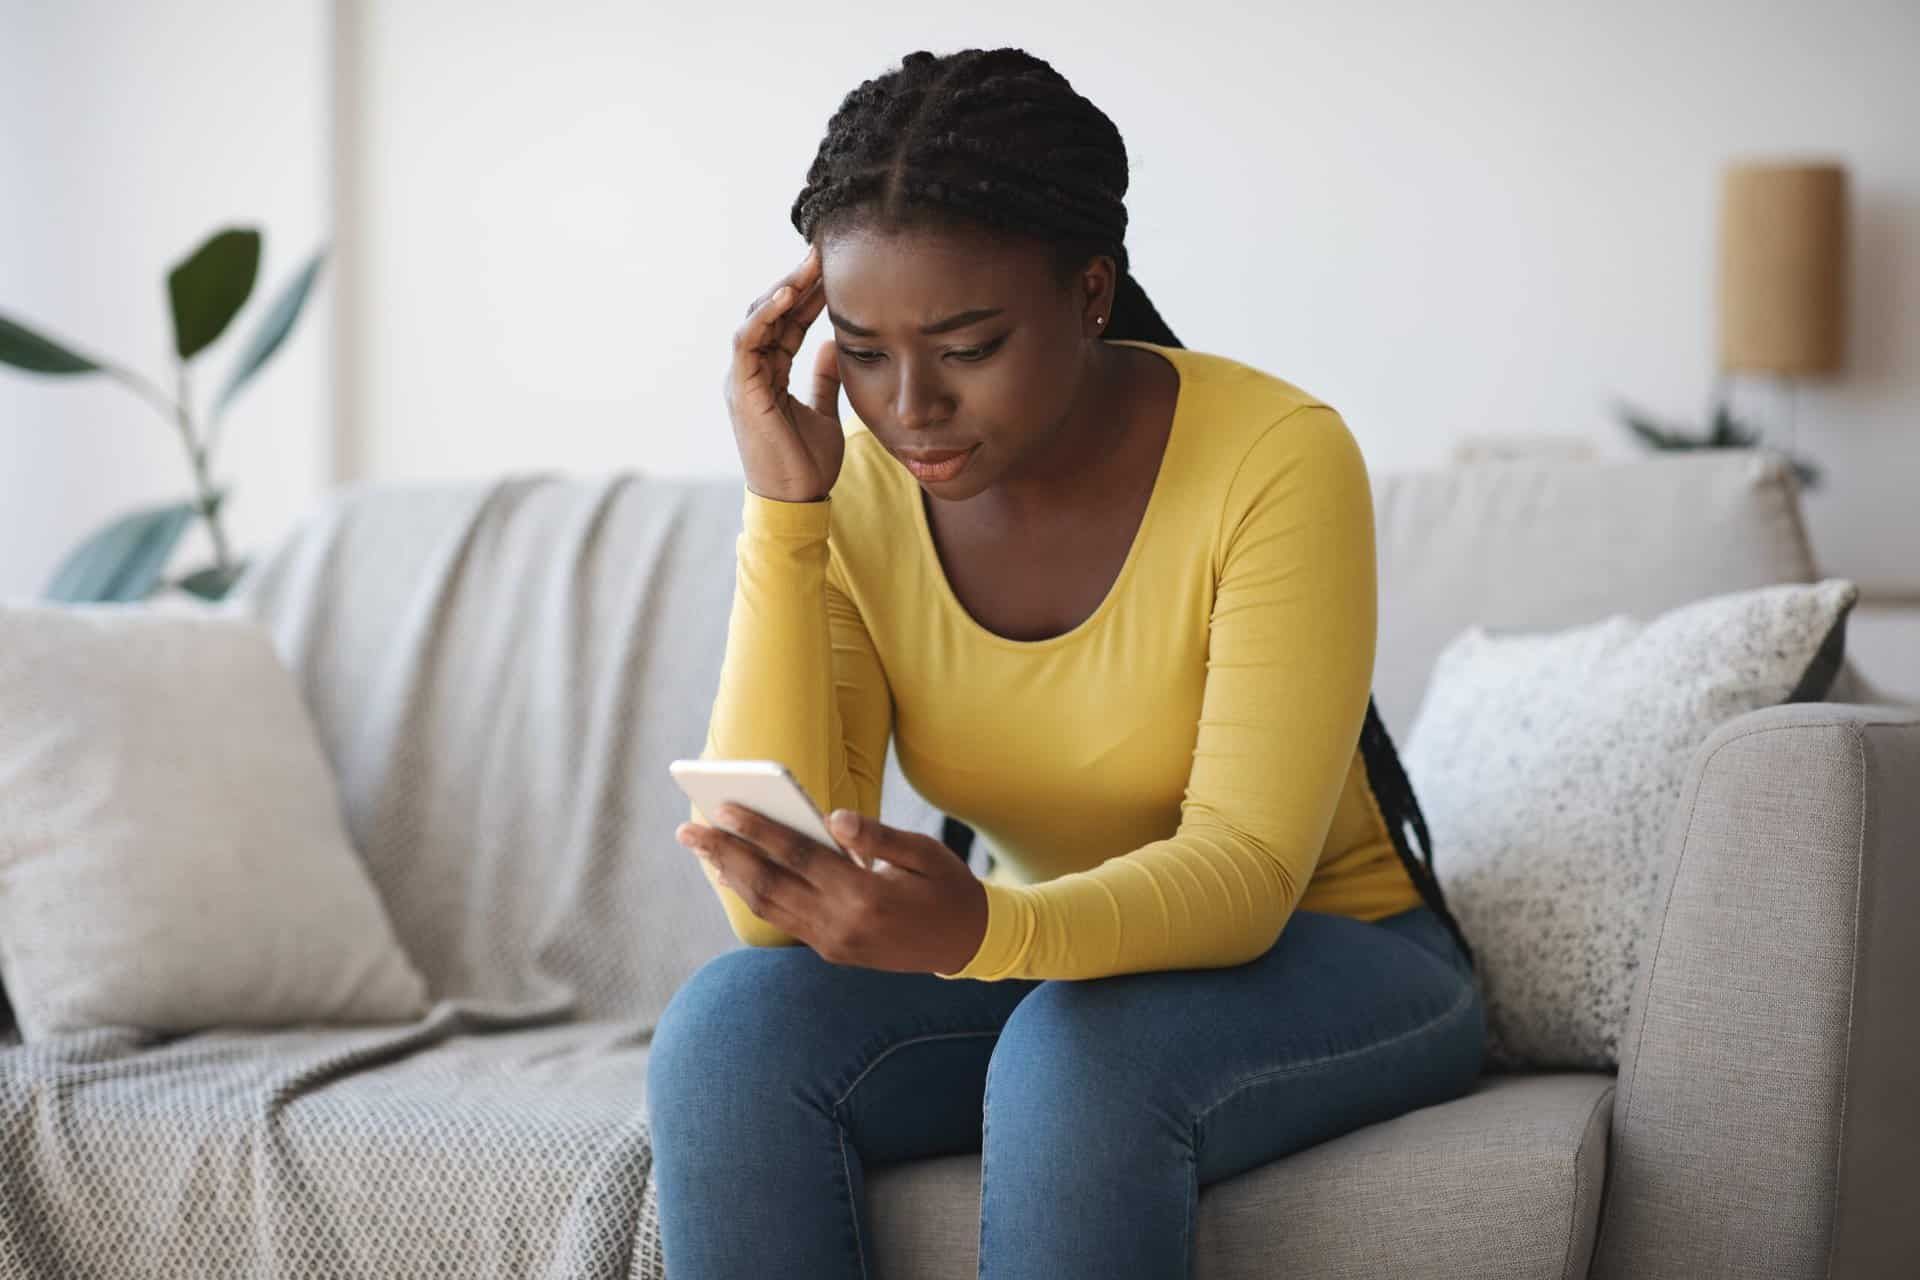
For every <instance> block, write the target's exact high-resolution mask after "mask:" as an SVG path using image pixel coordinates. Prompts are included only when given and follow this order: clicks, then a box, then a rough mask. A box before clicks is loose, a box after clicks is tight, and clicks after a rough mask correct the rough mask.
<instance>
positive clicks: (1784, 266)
mask: <svg viewBox="0 0 1920 1280" xmlns="http://www.w3.org/2000/svg"><path fill="white" fill-rule="evenodd" d="M1846 254H1847V174H1846V170H1845V168H1843V167H1842V166H1841V165H1840V164H1838V163H1835V162H1827V161H1806V162H1797V163H1779V162H1772V163H1769V162H1758V161H1749V162H1738V163H1735V164H1731V165H1729V166H1728V167H1727V169H1726V172H1725V175H1724V178H1723V182H1722V187H1721V201H1720V272H1719V312H1720V370H1721V373H1722V375H1723V377H1732V376H1737V375H1740V374H1763V375H1767V376H1770V377H1772V378H1776V379H1778V380H1780V382H1781V383H1782V385H1783V386H1784V387H1785V389H1786V392H1787V426H1788V431H1789V442H1790V443H1789V448H1791V438H1792V437H1791V433H1792V431H1793V429H1794V423H1793V416H1794V415H1793V404H1794V394H1795V390H1796V385H1797V384H1796V380H1797V379H1801V378H1806V377H1809V376H1818V375H1822V374H1832V373H1838V372H1839V371H1840V369H1841V367H1842V365H1843V364H1844V361H1845V354H1846Z"/></svg>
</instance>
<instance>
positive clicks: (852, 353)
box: [840, 337, 1006, 364]
mask: <svg viewBox="0 0 1920 1280" xmlns="http://www.w3.org/2000/svg"><path fill="white" fill-rule="evenodd" d="M1005 341H1006V339H1005V338H1004V337H1001V338H995V339H994V340H993V341H992V342H987V343H982V344H981V345H980V346H977V347H955V348H954V349H953V350H951V351H949V352H947V353H946V354H948V355H950V356H952V357H953V358H954V359H956V360H960V361H963V362H965V363H968V364H971V363H973V362H974V361H976V360H985V359H986V358H987V357H988V356H990V355H992V354H993V353H994V352H995V351H998V350H999V349H1000V344H1001V343H1003V342H1005ZM840 354H841V355H843V356H845V357H847V359H849V360H851V361H853V362H854V363H855V364H878V363H879V362H880V361H881V360H883V359H885V358H886V353H885V352H883V351H866V350H858V349H855V348H853V347H842V348H840Z"/></svg>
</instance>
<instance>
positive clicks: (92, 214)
mask: <svg viewBox="0 0 1920 1280" xmlns="http://www.w3.org/2000/svg"><path fill="white" fill-rule="evenodd" d="M328 40H329V35H328V24H327V6H326V5H325V4H323V3H320V2H319V0H300V2H297V3H293V2H287V0H282V2H281V3H278V4H271V5H262V4H250V3H245V2H244V0H190V2H189V0H176V2H174V3H170V4H166V5H159V4H144V3H142V4H129V3H124V2H122V3H115V2H113V0H61V2H60V3H58V4H48V3H36V2H35V0H0V311H4V312H6V313H8V314H9V315H12V316H15V317H17V318H19V319H21V320H23V321H26V322H29V323H32V324H35V325H37V326H40V327H42V328H44V329H45V330H47V331H50V332H52V333H53V334H55V335H58V336H61V337H64V338H66V339H68V340H70V341H71V342H73V343H75V344H77V345H80V346H81V347H82V348H83V349H85V350H87V351H90V352H94V353H97V354H99V355H101V356H103V357H106V358H109V359H114V360H116V361H118V362H120V363H124V364H127V365H131V366H132V367H134V368H136V369H137V370H139V371H140V372H142V373H144V374H145V375H147V376H148V377H149V378H151V379H154V380H156V381H158V382H159V383H160V384H161V385H162V386H164V387H167V388H169V389H170V388H171V387H172V386H173V368H174V363H173V345H172V332H173V330H172V327H171V323H170V321H169V319H168V312H167V303H166V289H165V275H166V273H167V271H168V270H169V269H170V268H171V267H172V266H173V265H174V264H175V263H176V262H177V261H178V260H179V259H180V258H181V257H183V256H185V255H186V254H187V253H188V252H190V251H191V250H192V249H193V248H194V247H195V246H196V245H198V244H199V243H200V241H201V240H202V239H203V238H204V237H205V236H206V235H208V234H209V233H210V232H212V231H213V230H215V229H216V228H218V227H220V226H223V225H226V224H228V223H230V222H233V223H249V224H254V225H257V226H259V227H260V228H261V229H262V230H263V231H264V232H265V237H266V242H265V251H264V254H263V257H262V261H261V280H260V284H259V285H258V286H257V288H256V296H255V297H254V299H253V300H252V301H250V302H249V303H248V305H247V307H246V309H245V310H243V311H242V312H241V314H240V317H239V319H238V320H237V321H236V323H235V328H234V329H232V330H230V331H229V332H228V333H227V334H225V335H223V336H222V337H221V339H220V340H219V342H218V343H216V344H215V345H214V346H213V347H212V348H211V349H209V350H208V351H207V352H205V353H204V354H203V355H202V356H200V357H199V358H198V359H197V360H196V361H195V365H194V368H195V371H196V384H195V385H196V390H195V395H196V398H198V399H199V400H201V401H202V402H203V403H204V402H206V401H207V400H208V399H210V398H211V396H212V394H213V393H214V392H216V391H217V390H218V388H219V387H220V386H221V385H222V383H223V382H224V379H225V376H226V373H227V370H228V368H229V363H230V361H231V359H232V357H233V355H234V353H235V351H236V350H237V348H238V346H239V345H240V343H241V342H242V341H243V340H244V337H245V335H246V333H248V332H250V329H251V324H250V322H251V321H252V320H253V319H254V318H255V317H256V316H257V314H258V312H259V311H260V310H264V308H265V307H266V305H267V302H268V300H269V298H270V297H271V295H272V294H273V293H274V292H276V291H277V290H278V288H279V286H280V285H281V284H282V283H283V282H284V281H285V280H286V279H287V278H288V277H290V276H291V275H292V273H293V271H294V269H295V268H296V267H297V266H298V264H299V263H300V262H301V261H303V260H304V259H305V257H306V255H307V254H308V253H309V252H311V250H312V249H313V248H314V247H316V246H317V245H319V244H320V243H321V242H322V241H323V240H324V239H325V237H326V236H327V234H328V216H329V215H328V206H329V200H328V194H327V164H326V161H327V156H326V147H325V141H326V135H327V81H326V68H327V60H328ZM325 281H326V277H325V276H324V275H323V277H322V285H321V287H320V289H319V291H318V292H317V293H316V294H315V296H314V297H313V298H311V299H310V300H309V303H308V308H309V310H308V313H307V314H306V315H305V316H304V317H303V318H302V320H301V323H300V327H299V329H297V330H296V331H295V333H294V335H293V337H292V338H291V339H290V340H289V341H288V343H287V344H286V345H285V346H283V347H282V348H281V350H280V352H279V354H278V355H277V356H276V357H275V358H274V362H273V363H272V364H271V365H269V366H268V367H267V368H266V369H265V370H263V371H262V372H261V373H260V375H259V376H258V378H257V379H256V380H255V381H254V382H253V383H252V384H251V385H250V386H249V387H248V388H247V390H246V391H245V392H244V393H243V395H242V396H241V397H240V398H238V399H236V400H235V401H234V404H233V407H232V409H231V412H230V413H229V416H228V419H227V422H226V424H225V425H224V426H223V428H222V430H221V444H220V448H219V452H218V454H217V456H216V458H215V475H216V481H217V482H225V483H228V484H230V485H232V494H231V496H230V497H229V498H228V501H227V507H226V512H225V514H224V517H223V524H224V525H225V527H226V529H227V532H228V535H229V540H230V542H231V543H232V544H233V545H234V547H235V550H236V552H237V553H245V552H246V551H248V550H253V549H257V548H258V547H259V546H261V545H262V544H263V543H264V542H265V541H267V540H270V539H271V538H273V537H275V536H277V535H278V534H279V533H280V532H281V531H282V530H284V529H285V528H286V527H287V526H288V525H289V524H290V523H291V521H292V520H293V519H295V518H296V517H297V515H298V514H299V512H300V511H302V510H303V509H305V508H306V506H307V505H308V504H309V503H311V501H312V500H313V498H314V497H315V495H317V494H318V493H319V492H320V491H321V489H322V487H323V485H324V483H325V481H326V472H325V467H326V462H327V448H328V439H327V437H328V431H329V426H330V421H331V413H330V405H329V379H328V376H327V364H328V361H329V351H328V335H327V327H328V323H329V321H328V308H329V305H330V304H329V297H330V294H331V289H330V287H329V286H328V285H327V284H326V282H325ZM191 484H192V482H191V478H190V473H189V471H188V468H187V461H186V451H185V448H184V447H183V445H182V444H181V441H180V437H179V435H178V432H177V430H176V428H175V427H174V426H173V425H172V424H171V423H169V422H168V421H167V420H165V419H163V418H162V417H161V416H160V415H159V414H157V413H156V412H155V411H154V410H153V409H152V408H151V407H150V406H148V405H147V404H146V403H144V402H142V401H140V400H137V399H135V398H134V397H133V396H132V395H131V394H129V393H128V392H127V391H126V390H124V389H123V388H122V387H120V386H119V385H117V384H115V383H112V382H109V381H107V380H106V379H104V378H100V377H88V378H80V379H49V378H41V377H30V376H27V375H23V374H20V373H17V372H15V371H14V370H11V369H7V368H0V597H14V596H18V597H31V596H36V595H38V594H39V593H40V591H41V590H42V589H43V588H44V587H45V586H46V584H47V581H48V579H49V578H50V577H51V575H52V573H53V571H54V568H55V566H56V565H57V564H58V562H59V561H60V559H61V558H62V557H63V556H64V555H65V554H66V552H67V551H68V550H70V549H71V548H72V547H73V546H74V545H75V544H76V543H78V542H79V541H80V539H81V538H83V537H84V536H86V535H87V534H88V533H90V532H92V531H93V530H94V529H95V528H96V527H98V526H99V525H101V524H103V523H104V522H106V521H107V520H109V519H111V518H113V517H115V516H118V515H120V514H122V513H124V512H125V511H126V510H128V509H130V508H132V507H135V506H140V505H145V504H148V503H157V502H164V501H173V500H177V499H181V498H186V497H188V496H190V495H191V491H192V490H191ZM211 554H212V551H211V543H210V542H208V541H207V539H206V537H205V534H204V532H203V531H201V529H200V528H199V526H198V525H196V526H195V527H194V530H193V532H192V533H191V534H190V535H189V538H188V539H187V541H186V542H185V544H184V545H183V546H182V547H181V549H180V553H179V559H178V560H176V561H175V565H174V567H175V569H177V570H181V569H186V568H190V567H194V566H197V565H198V564H201V563H204V562H206V561H207V560H209V559H210V557H211Z"/></svg>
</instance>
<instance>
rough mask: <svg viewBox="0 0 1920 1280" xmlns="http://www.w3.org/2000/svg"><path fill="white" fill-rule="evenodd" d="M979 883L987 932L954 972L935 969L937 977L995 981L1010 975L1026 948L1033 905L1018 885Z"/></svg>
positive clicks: (1031, 930) (1030, 931)
mask: <svg viewBox="0 0 1920 1280" xmlns="http://www.w3.org/2000/svg"><path fill="white" fill-rule="evenodd" d="M980 884H981V887H982V888H984V889H985V890H986V891H987V932H986V936H984V937H983V938H981V939H980V946H979V948H978V949H977V950H976V951H975V952H974V953H973V959H971V960H969V961H967V963H966V964H965V965H964V966H962V967H961V968H960V969H958V970H957V971H955V972H953V973H940V972H938V971H936V972H935V973H934V975H933V976H934V977H936V978H974V979H978V980H979V981H982V982H996V981H998V980H1000V979H1001V978H1009V977H1012V976H1013V974H1012V972H1011V971H1012V970H1013V969H1015V968H1017V967H1018V965H1019V962H1020V959H1021V957H1022V956H1023V955H1024V954H1025V952H1026V945H1027V939H1028V937H1029V936H1030V935H1031V934H1032V932H1033V928H1032V923H1031V917H1032V914H1033V908H1032V905H1031V904H1030V903H1028V902H1027V901H1026V898H1025V896H1024V895H1023V894H1022V893H1021V891H1020V890H1019V889H1018V888H1015V887H1012V886H1009V885H1003V884H995V883H994V882H993V881H991V880H982V881H981V882H980Z"/></svg>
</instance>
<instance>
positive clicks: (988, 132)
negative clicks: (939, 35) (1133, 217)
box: [790, 48, 1182, 347]
mask: <svg viewBox="0 0 1920 1280" xmlns="http://www.w3.org/2000/svg"><path fill="white" fill-rule="evenodd" d="M1126 193H1127V148H1126V143H1125V142H1124V141H1122V139H1121V137H1120V131H1119V130H1118V129H1116V128H1115V127H1114V124H1113V121H1112V120H1110V119H1108V118H1107V115H1106V113H1105V112H1103V111H1101V110H1100V108H1098V107H1096V106H1095V105H1094V104H1093V103H1092V102H1090V101H1088V100H1087V99H1086V98H1085V97H1083V96H1082V95H1081V94H1079V93H1077V92H1075V91H1074V88H1073V86H1072V85H1071V84H1069V83H1068V82H1067V79H1066V77H1064V76H1062V75H1061V74H1060V73H1059V72H1058V71H1056V70H1054V69H1053V67H1052V66H1050V65H1049V64H1048V63H1047V62H1046V61H1044V60H1043V59H1040V58H1037V57H1035V56H1033V55H1032V54H1030V53H1028V52H1026V51H1025V50H1024V49H1015V48H1000V49H962V50H960V51H958V52H956V53H950V54H945V55H935V54H933V53H931V52H929V51H927V50H925V49H921V50H916V51H915V52H913V53H909V54H908V55H907V56H906V57H904V58H902V59H901V60H900V65H899V66H898V67H897V68H895V69H893V70H891V71H888V72H887V73H886V74H884V75H881V76H877V77H875V78H873V79H870V80H866V81H863V82H862V83H861V84H859V85H857V86H856V87H855V88H853V89H852V90H851V91H849V92H848V93H847V94H846V96H845V97H843V98H842V99H841V101H840V106H839V109H838V110H836V111H835V112H834V114H833V116H832V118H831V119H829V120H828V122H827V133H826V137H825V138H823V139H822V140H821V142H820V146H819V149H818V150H817V151H816V152H815V153H814V157H813V162H812V164H810V165H808V167H807V180H806V185H805V186H804V187H802V188H801V190H800V193H799V195H797V196H796V197H794V201H793V207H792V210H791V213H790V217H791V219H792V222H793V225H794V228H795V229H796V230H797V231H799V232H800V234H801V235H803V236H805V237H806V238H807V239H809V240H812V239H813V238H814V237H815V235H816V233H817V232H818V231H819V230H820V229H821V228H822V227H823V226H825V225H826V224H828V223H829V222H831V221H833V220H835V219H846V220H848V221H852V220H854V219H858V218H874V219H876V220H878V221H879V222H881V223H882V224H883V225H887V226H896V227H897V226H906V225H910V224H912V223H914V222H916V221H927V222H940V221H948V222H968V223H974V224H978V225H984V226H988V227H993V228H996V229H1000V230H1005V231H1010V232H1015V233H1018V234H1023V235H1029V236H1033V237H1036V238H1038V239H1040V240H1042V241H1044V242H1046V243H1047V244H1049V245H1050V246H1052V248H1053V250H1054V265H1055V269H1056V270H1057V272H1058V273H1059V278H1060V280H1061V281H1062V282H1063V283H1064V282H1065V281H1066V280H1068V279H1070V278H1071V276H1072V274H1073V272H1075V271H1076V270H1078V269H1079V268H1080V267H1082V266H1084V265H1085V263H1086V260H1087V259H1088V258H1089V257H1092V256H1094V255H1096V254H1107V255H1109V256H1111V257H1112V258H1113V260H1114V263H1115V265H1116V266H1117V267H1118V268H1119V280H1118V282H1117V284H1116V288H1115V296H1114V303H1113V314H1112V315H1111V316H1110V317H1108V322H1107V324H1106V326H1105V328H1104V329H1103V330H1102V336H1104V337H1108V338H1131V339H1137V340H1140V341H1145V342H1154V343H1159V344H1160V345H1162V346H1169V347H1178V346H1181V345H1182V344H1181V342H1180V339H1179V338H1177V337H1175V336H1174V333H1173V330H1172V329H1170V328H1169V327H1168V326H1167V323H1166V321H1165V320H1163V319H1161V317H1160V313H1159V312H1158V311H1157V310H1155V308H1154V305H1153V303H1152V302H1151V301H1150V300H1149V299H1148V298H1147V295H1146V291H1145V290H1143V289H1142V288H1141V287H1140V282H1139V281H1138V280H1136V279H1135V278H1134V276H1133V272H1132V267H1131V262H1130V259H1129V257H1128V254H1127V248H1126V234H1127V208H1126V204H1125V196H1126Z"/></svg>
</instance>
